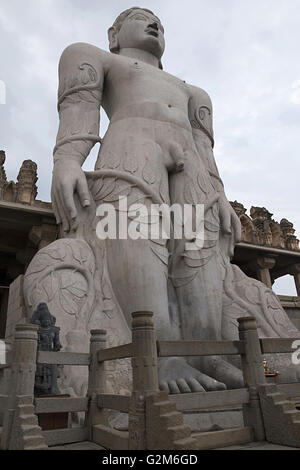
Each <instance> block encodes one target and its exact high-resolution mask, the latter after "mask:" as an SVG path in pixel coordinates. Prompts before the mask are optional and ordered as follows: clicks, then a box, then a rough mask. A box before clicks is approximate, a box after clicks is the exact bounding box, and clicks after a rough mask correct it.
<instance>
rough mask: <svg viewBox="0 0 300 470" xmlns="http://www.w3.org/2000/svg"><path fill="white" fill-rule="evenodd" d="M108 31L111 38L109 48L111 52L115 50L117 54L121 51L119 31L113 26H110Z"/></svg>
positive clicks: (109, 38)
mask: <svg viewBox="0 0 300 470" xmlns="http://www.w3.org/2000/svg"><path fill="white" fill-rule="evenodd" d="M107 33H108V40H109V50H110V52H114V53H115V54H117V53H118V52H119V41H118V33H117V31H116V29H115V28H114V27H113V26H112V27H111V28H109V30H108V32H107Z"/></svg>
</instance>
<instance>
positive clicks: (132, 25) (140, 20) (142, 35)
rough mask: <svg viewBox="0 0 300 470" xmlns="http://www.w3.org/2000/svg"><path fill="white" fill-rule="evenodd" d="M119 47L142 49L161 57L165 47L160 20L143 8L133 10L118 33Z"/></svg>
mask: <svg viewBox="0 0 300 470" xmlns="http://www.w3.org/2000/svg"><path fill="white" fill-rule="evenodd" d="M118 42H119V47H120V49H122V48H135V49H142V50H145V51H148V52H150V53H151V54H153V55H155V56H156V57H157V58H158V59H160V58H161V56H162V55H163V52H164V49H165V38H164V28H163V26H162V24H161V23H160V21H159V20H158V19H157V18H156V17H155V16H153V15H152V14H151V13H148V12H147V11H144V10H133V11H132V12H131V14H130V15H128V16H127V18H126V19H125V20H124V22H123V24H122V26H121V29H120V31H119V33H118Z"/></svg>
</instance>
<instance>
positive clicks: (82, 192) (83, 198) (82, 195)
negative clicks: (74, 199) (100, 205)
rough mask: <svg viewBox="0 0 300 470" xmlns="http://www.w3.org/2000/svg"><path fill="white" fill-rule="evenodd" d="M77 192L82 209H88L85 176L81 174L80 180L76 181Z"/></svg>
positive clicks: (88, 199) (87, 191) (89, 202)
mask: <svg viewBox="0 0 300 470" xmlns="http://www.w3.org/2000/svg"><path fill="white" fill-rule="evenodd" d="M77 191H78V194H79V199H80V202H81V205H82V207H88V206H90V204H91V201H90V195H89V190H88V185H87V181H86V178H85V176H84V175H83V174H82V178H79V179H78V181H77Z"/></svg>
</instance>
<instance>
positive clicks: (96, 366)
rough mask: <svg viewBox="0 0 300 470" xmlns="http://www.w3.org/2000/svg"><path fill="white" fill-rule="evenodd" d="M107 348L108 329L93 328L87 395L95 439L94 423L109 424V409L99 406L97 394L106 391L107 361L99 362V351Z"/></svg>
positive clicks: (90, 424)
mask: <svg viewBox="0 0 300 470" xmlns="http://www.w3.org/2000/svg"><path fill="white" fill-rule="evenodd" d="M105 348H106V330H91V339H90V365H89V380H88V391H87V395H88V398H89V408H88V413H87V419H86V421H87V426H88V427H89V437H90V440H91V441H92V440H93V425H95V424H107V423H108V419H107V410H104V409H101V408H98V404H97V395H98V394H99V393H105V392H106V377H105V362H98V351H99V350H100V349H105Z"/></svg>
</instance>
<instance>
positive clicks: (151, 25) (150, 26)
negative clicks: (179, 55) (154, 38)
mask: <svg viewBox="0 0 300 470" xmlns="http://www.w3.org/2000/svg"><path fill="white" fill-rule="evenodd" d="M149 28H153V29H155V30H156V31H158V24H157V23H156V21H154V22H153V23H151V24H149Z"/></svg>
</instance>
